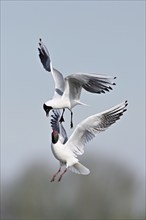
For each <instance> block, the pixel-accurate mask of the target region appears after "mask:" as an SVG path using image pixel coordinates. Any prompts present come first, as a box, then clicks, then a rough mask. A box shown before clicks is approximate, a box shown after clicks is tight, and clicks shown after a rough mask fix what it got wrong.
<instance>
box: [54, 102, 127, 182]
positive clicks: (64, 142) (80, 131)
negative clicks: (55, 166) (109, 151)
mask: <svg viewBox="0 0 146 220" xmlns="http://www.w3.org/2000/svg"><path fill="white" fill-rule="evenodd" d="M127 105H128V102H127V101H125V102H123V103H121V104H119V105H116V106H115V107H113V108H111V109H109V110H106V111H103V112H101V113H98V114H95V115H91V116H90V117H88V118H86V119H85V120H83V121H82V122H80V123H79V124H78V125H77V126H76V128H75V130H74V131H73V133H72V135H71V136H70V138H69V139H67V136H66V132H65V129H64V128H63V126H62V124H61V122H59V117H60V114H58V112H56V110H53V112H54V115H52V119H51V125H52V144H51V148H52V152H53V154H54V156H55V158H56V159H57V160H59V161H60V168H59V170H58V171H57V173H55V174H54V175H53V177H52V179H51V182H53V181H54V180H55V178H56V176H57V174H58V173H59V172H60V171H61V167H62V166H63V165H65V170H64V171H63V173H62V174H61V175H60V177H59V179H58V181H60V180H61V178H62V176H63V175H64V173H65V172H66V171H67V169H68V168H69V169H70V170H71V171H72V172H74V173H77V174H82V175H88V174H89V173H90V171H89V169H88V168H86V167H85V166H83V165H82V164H81V163H79V160H78V159H77V156H78V155H82V154H83V153H84V146H85V145H86V144H87V142H88V141H90V140H92V139H93V138H94V137H95V135H96V134H97V133H99V132H101V131H105V130H106V129H107V128H108V127H110V126H111V125H112V124H114V123H115V122H116V121H117V120H118V119H120V117H121V116H122V115H123V113H124V112H125V111H126V110H127V109H126V106H127Z"/></svg>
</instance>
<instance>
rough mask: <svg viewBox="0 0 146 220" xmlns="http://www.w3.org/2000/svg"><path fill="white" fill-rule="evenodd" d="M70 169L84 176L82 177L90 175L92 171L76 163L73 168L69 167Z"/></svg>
mask: <svg viewBox="0 0 146 220" xmlns="http://www.w3.org/2000/svg"><path fill="white" fill-rule="evenodd" d="M69 169H70V170H71V171H72V172H73V173H77V174H82V175H88V174H89V173H90V170H89V169H88V168H86V167H85V166H83V165H82V164H81V163H75V164H74V165H73V166H71V167H69Z"/></svg>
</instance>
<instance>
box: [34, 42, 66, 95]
mask: <svg viewBox="0 0 146 220" xmlns="http://www.w3.org/2000/svg"><path fill="white" fill-rule="evenodd" d="M38 50H39V57H40V61H41V63H42V65H43V67H44V69H45V70H47V71H48V72H51V74H52V77H53V79H54V83H55V92H54V95H60V96H62V94H63V92H64V87H65V81H64V78H63V76H62V74H61V73H60V72H59V71H58V70H57V69H55V68H53V67H52V62H51V58H50V54H49V51H48V49H47V47H46V46H45V44H44V43H43V42H42V39H40V42H39V48H38Z"/></svg>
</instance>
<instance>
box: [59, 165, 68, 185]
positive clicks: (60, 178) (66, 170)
mask: <svg viewBox="0 0 146 220" xmlns="http://www.w3.org/2000/svg"><path fill="white" fill-rule="evenodd" d="M66 171H67V168H66V169H65V170H64V172H63V173H62V174H61V175H60V177H59V179H58V182H60V180H61V179H62V176H63V175H64V174H65V173H66Z"/></svg>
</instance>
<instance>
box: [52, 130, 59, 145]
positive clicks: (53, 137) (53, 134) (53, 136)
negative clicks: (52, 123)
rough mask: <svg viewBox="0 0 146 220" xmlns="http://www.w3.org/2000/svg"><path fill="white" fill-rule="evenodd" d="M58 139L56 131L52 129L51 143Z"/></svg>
mask: <svg viewBox="0 0 146 220" xmlns="http://www.w3.org/2000/svg"><path fill="white" fill-rule="evenodd" d="M58 139H59V135H58V132H57V131H56V130H54V129H53V132H52V143H53V144H56V143H57V141H58Z"/></svg>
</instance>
